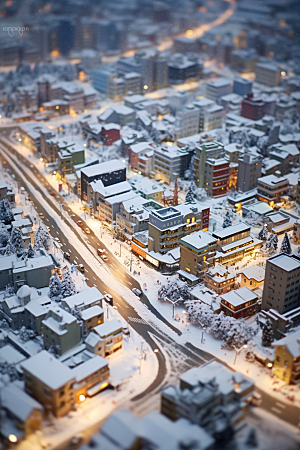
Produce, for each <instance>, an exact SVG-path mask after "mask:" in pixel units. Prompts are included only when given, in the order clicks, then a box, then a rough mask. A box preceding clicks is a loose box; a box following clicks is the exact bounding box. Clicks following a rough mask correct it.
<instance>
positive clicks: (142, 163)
mask: <svg viewBox="0 0 300 450" xmlns="http://www.w3.org/2000/svg"><path fill="white" fill-rule="evenodd" d="M153 154H154V153H153V146H152V144H150V143H149V142H139V143H138V144H134V145H131V146H130V154H129V162H130V165H131V168H132V169H134V170H137V171H138V172H139V173H141V174H143V175H149V172H151V171H152V170H153Z"/></svg>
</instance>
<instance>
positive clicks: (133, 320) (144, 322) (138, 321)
mask: <svg viewBox="0 0 300 450" xmlns="http://www.w3.org/2000/svg"><path fill="white" fill-rule="evenodd" d="M128 320H130V322H136V323H141V324H143V325H148V322H146V321H145V320H144V319H139V318H138V317H128Z"/></svg>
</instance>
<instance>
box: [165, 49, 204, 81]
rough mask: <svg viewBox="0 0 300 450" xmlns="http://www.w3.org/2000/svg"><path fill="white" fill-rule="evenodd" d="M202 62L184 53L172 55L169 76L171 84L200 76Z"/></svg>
mask: <svg viewBox="0 0 300 450" xmlns="http://www.w3.org/2000/svg"><path fill="white" fill-rule="evenodd" d="M200 72H201V64H200V63H199V61H198V60H197V58H195V57H194V56H192V57H191V56H187V55H185V54H182V53H175V54H174V55H172V57H171V59H170V60H169V63H168V78H169V83H170V84H181V83H185V81H187V80H197V79H199V77H200Z"/></svg>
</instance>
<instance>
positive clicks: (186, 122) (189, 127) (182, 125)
mask: <svg viewBox="0 0 300 450" xmlns="http://www.w3.org/2000/svg"><path fill="white" fill-rule="evenodd" d="M199 120H200V111H199V109H198V108H197V107H196V106H194V105H192V104H187V105H185V107H184V108H183V109H182V110H181V111H178V112H177V114H176V128H177V133H176V137H177V138H183V137H186V136H191V135H192V134H196V133H198V131H199Z"/></svg>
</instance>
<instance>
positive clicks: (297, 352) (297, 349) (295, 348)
mask: <svg viewBox="0 0 300 450" xmlns="http://www.w3.org/2000/svg"><path fill="white" fill-rule="evenodd" d="M299 342H300V330H297V331H295V332H294V333H288V335H287V336H286V337H285V338H283V339H280V340H279V341H276V342H273V344H272V345H273V347H281V346H284V347H286V348H287V350H288V351H289V352H290V354H291V355H292V357H293V358H298V356H300V344H299Z"/></svg>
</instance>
